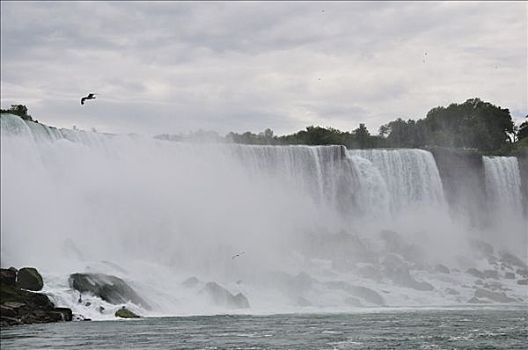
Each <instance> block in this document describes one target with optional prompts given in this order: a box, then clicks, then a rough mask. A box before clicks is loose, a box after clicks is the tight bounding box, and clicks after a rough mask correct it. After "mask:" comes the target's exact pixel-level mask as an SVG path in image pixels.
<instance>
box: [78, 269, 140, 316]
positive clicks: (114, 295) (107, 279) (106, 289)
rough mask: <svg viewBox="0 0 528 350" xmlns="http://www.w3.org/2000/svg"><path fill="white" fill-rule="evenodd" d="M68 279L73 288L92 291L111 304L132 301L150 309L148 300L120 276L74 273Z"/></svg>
mask: <svg viewBox="0 0 528 350" xmlns="http://www.w3.org/2000/svg"><path fill="white" fill-rule="evenodd" d="M68 281H69V284H70V287H71V288H73V289H75V290H77V291H79V292H81V293H91V294H93V295H95V296H98V297H99V298H101V299H103V300H104V301H106V302H109V303H110V304H115V305H118V304H124V303H127V302H132V303H134V304H136V305H140V306H142V307H144V308H145V309H150V306H149V305H148V304H147V302H146V301H145V300H143V298H141V297H140V296H139V295H138V294H137V293H136V291H135V290H134V289H132V287H130V286H129V285H128V284H127V283H126V282H125V281H123V280H122V279H121V278H119V277H116V276H111V275H105V274H102V273H74V274H72V275H70V278H69V280H68Z"/></svg>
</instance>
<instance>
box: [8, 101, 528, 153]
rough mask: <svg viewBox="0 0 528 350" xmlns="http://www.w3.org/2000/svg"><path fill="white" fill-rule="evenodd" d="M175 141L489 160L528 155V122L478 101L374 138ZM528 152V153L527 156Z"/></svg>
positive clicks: (363, 131)
mask: <svg viewBox="0 0 528 350" xmlns="http://www.w3.org/2000/svg"><path fill="white" fill-rule="evenodd" d="M0 112H1V113H11V114H15V115H18V116H20V117H21V118H23V119H25V120H29V121H33V119H32V117H31V115H29V114H28V109H27V107H26V106H24V105H12V106H11V108H10V109H7V110H6V109H2V110H0ZM156 138H158V139H166V140H171V141H184V140H198V141H215V142H226V141H227V142H234V143H239V144H250V145H343V146H346V147H347V148H350V149H354V148H360V149H362V148H431V147H448V148H463V149H470V150H475V151H479V152H482V153H485V154H511V153H517V152H520V151H521V150H523V149H524V150H528V116H526V121H524V122H523V123H521V124H520V125H515V124H514V122H513V120H512V117H511V114H510V111H509V110H508V109H505V108H501V107H498V106H495V105H493V104H491V103H489V102H484V101H482V100H481V99H479V98H472V99H468V100H467V101H465V102H464V103H460V104H457V103H452V104H450V105H449V106H447V107H435V108H433V109H431V110H430V111H429V112H428V113H427V115H426V116H425V118H422V119H417V120H414V119H407V120H404V119H403V118H397V119H395V120H393V121H391V122H389V123H387V124H384V125H382V126H381V127H380V128H379V130H378V133H377V134H375V135H373V134H371V133H370V131H369V130H368V129H367V127H366V126H365V124H359V126H358V127H357V128H356V129H354V130H351V131H341V130H338V129H335V128H332V127H321V126H308V127H307V128H306V129H305V130H300V131H297V132H295V133H293V134H289V135H282V136H277V135H274V133H273V131H272V130H271V129H266V130H264V131H263V132H261V133H258V134H255V133H252V132H249V131H247V132H244V133H242V134H238V133H235V132H230V133H228V134H227V135H226V136H225V137H222V136H220V135H218V134H217V133H216V132H213V131H202V130H200V131H197V132H194V133H191V134H189V135H169V134H163V135H158V136H156ZM527 152H528V151H527Z"/></svg>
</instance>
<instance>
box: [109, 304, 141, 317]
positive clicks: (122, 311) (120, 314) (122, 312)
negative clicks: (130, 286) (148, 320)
mask: <svg viewBox="0 0 528 350" xmlns="http://www.w3.org/2000/svg"><path fill="white" fill-rule="evenodd" d="M115 316H116V317H120V318H141V316H139V315H136V314H135V313H133V312H132V311H130V310H129V309H127V308H126V307H124V306H123V307H122V308H121V309H119V310H117V311H116V312H115Z"/></svg>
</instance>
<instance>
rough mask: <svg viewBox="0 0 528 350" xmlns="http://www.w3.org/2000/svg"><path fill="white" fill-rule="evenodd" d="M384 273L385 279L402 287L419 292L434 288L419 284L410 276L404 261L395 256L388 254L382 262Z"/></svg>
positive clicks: (427, 284) (422, 283) (424, 283)
mask: <svg viewBox="0 0 528 350" xmlns="http://www.w3.org/2000/svg"><path fill="white" fill-rule="evenodd" d="M383 267H384V273H385V276H387V278H389V279H390V280H392V281H393V282H394V283H395V284H397V285H400V286H402V287H407V288H412V289H416V290H421V291H430V290H433V289H434V287H433V286H432V285H431V284H430V283H428V282H419V281H417V280H416V279H414V277H412V276H411V273H410V272H409V268H408V267H407V264H406V263H405V261H404V260H403V259H402V258H401V257H399V256H398V255H395V254H389V255H388V256H387V257H385V259H384V261H383Z"/></svg>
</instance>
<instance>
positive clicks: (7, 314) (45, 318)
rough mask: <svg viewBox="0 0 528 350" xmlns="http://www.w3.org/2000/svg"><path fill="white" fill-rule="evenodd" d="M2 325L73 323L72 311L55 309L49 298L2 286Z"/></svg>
mask: <svg viewBox="0 0 528 350" xmlns="http://www.w3.org/2000/svg"><path fill="white" fill-rule="evenodd" d="M0 302H1V305H0V324H1V325H2V326H6V325H7V326H8V325H17V324H30V323H47V322H57V321H71V319H72V317H71V310H70V309H67V308H55V306H54V305H53V303H52V302H51V301H50V300H49V298H48V297H47V296H46V295H44V294H40V293H34V292H30V291H28V290H26V289H22V288H19V287H18V286H17V285H15V286H11V285H5V284H1V285H0Z"/></svg>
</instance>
